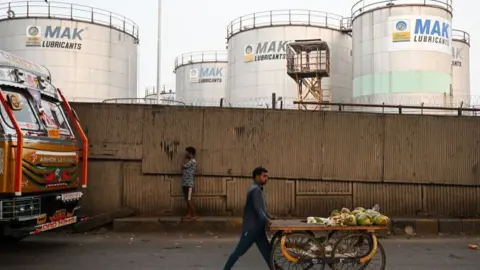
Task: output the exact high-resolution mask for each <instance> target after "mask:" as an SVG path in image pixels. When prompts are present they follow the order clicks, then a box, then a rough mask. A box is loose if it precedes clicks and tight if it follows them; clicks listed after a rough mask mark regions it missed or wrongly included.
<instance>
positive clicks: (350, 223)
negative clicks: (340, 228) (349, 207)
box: [343, 215, 357, 226]
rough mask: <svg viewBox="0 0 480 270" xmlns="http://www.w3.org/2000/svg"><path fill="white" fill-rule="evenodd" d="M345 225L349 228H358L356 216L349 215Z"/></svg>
mask: <svg viewBox="0 0 480 270" xmlns="http://www.w3.org/2000/svg"><path fill="white" fill-rule="evenodd" d="M343 224H345V225H347V226H356V225H357V219H356V218H355V216H354V215H348V216H347V217H346V218H345V220H344V221H343Z"/></svg>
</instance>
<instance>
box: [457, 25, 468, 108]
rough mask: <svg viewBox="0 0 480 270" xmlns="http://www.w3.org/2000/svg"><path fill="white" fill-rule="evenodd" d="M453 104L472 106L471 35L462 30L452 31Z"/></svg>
mask: <svg viewBox="0 0 480 270" xmlns="http://www.w3.org/2000/svg"><path fill="white" fill-rule="evenodd" d="M452 38H453V41H452V58H453V59H452V106H455V107H459V106H463V107H469V106H471V105H472V104H471V98H470V97H471V93H470V35H469V34H468V33H467V32H465V31H462V30H456V29H453V32H452Z"/></svg>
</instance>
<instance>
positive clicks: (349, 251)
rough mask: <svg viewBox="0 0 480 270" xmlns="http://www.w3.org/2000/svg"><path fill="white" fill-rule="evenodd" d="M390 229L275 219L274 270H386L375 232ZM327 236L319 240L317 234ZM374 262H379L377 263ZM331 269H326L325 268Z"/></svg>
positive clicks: (384, 258) (381, 248)
mask: <svg viewBox="0 0 480 270" xmlns="http://www.w3.org/2000/svg"><path fill="white" fill-rule="evenodd" d="M382 230H383V231H384V230H388V227H387V226H335V227H333V226H325V225H320V224H307V222H306V220H273V221H272V224H271V225H270V231H275V233H274V235H273V237H272V239H271V241H270V245H271V246H272V254H271V258H270V260H271V267H272V270H283V269H311V270H320V269H334V270H340V269H341V270H343V269H352V270H357V269H358V270H364V269H374V270H384V269H385V264H386V256H385V251H384V249H383V247H382V245H381V244H380V243H379V242H378V240H377V237H376V235H375V232H377V231H382ZM321 233H323V234H324V235H323V236H321V237H316V234H321ZM374 259H378V260H379V261H378V262H377V261H376V260H374ZM327 266H328V267H329V268H326V267H327Z"/></svg>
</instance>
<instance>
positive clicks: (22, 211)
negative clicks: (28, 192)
mask: <svg viewBox="0 0 480 270" xmlns="http://www.w3.org/2000/svg"><path fill="white" fill-rule="evenodd" d="M40 209H41V199H40V198H36V197H31V198H21V199H13V200H5V201H0V219H7V220H8V219H20V220H22V219H28V218H34V217H36V216H38V215H40V213H41V210H40Z"/></svg>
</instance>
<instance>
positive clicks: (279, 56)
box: [226, 10, 352, 108]
mask: <svg viewBox="0 0 480 270" xmlns="http://www.w3.org/2000/svg"><path fill="white" fill-rule="evenodd" d="M347 21H348V20H346V19H344V18H343V17H342V16H339V15H335V14H330V13H326V12H321V11H311V10H276V11H266V12H258V13H254V14H250V15H245V16H242V17H240V18H237V19H235V20H233V21H232V22H231V23H230V24H229V25H228V27H227V42H228V82H227V83H228V85H227V94H226V102H228V103H229V104H230V105H231V106H236V107H268V106H269V105H270V104H272V93H275V95H276V97H277V98H278V99H280V98H281V99H282V101H283V107H284V108H296V106H294V105H293V101H295V100H296V96H297V86H296V84H295V81H294V80H292V79H291V78H290V77H289V76H288V75H287V68H286V65H287V63H286V47H287V44H288V43H289V42H293V41H295V40H310V39H316V40H318V39H321V40H323V41H326V42H327V43H328V45H329V47H330V49H331V50H330V70H331V72H330V77H329V78H325V79H323V80H322V84H323V88H324V92H327V93H329V94H328V95H325V98H326V99H327V100H325V101H334V102H342V101H343V102H349V101H350V99H351V97H352V37H351V33H350V32H349V31H350V29H349V27H348V25H347V23H346V22H347Z"/></svg>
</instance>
